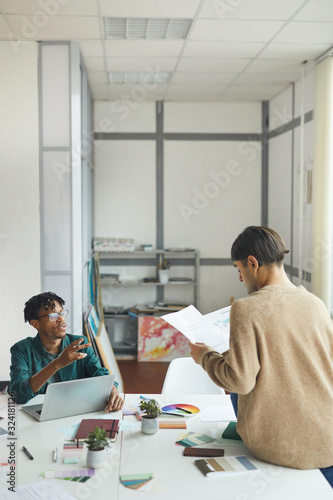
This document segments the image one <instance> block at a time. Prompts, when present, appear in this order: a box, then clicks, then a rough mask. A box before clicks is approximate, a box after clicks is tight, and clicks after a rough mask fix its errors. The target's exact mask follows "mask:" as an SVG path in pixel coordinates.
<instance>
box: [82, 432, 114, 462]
mask: <svg viewBox="0 0 333 500" xmlns="http://www.w3.org/2000/svg"><path fill="white" fill-rule="evenodd" d="M85 442H86V443H87V447H88V450H87V466H88V467H89V469H100V468H101V467H103V466H104V465H105V464H106V462H107V455H106V449H105V448H106V447H107V446H108V445H109V441H108V435H107V432H106V430H105V429H103V428H102V427H95V430H94V431H93V432H89V434H88V438H87V439H86V441H85Z"/></svg>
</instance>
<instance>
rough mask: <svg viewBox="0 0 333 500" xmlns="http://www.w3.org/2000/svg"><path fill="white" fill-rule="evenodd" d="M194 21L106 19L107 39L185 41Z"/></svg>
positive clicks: (137, 18)
mask: <svg viewBox="0 0 333 500" xmlns="http://www.w3.org/2000/svg"><path fill="white" fill-rule="evenodd" d="M191 23H192V19H165V18H156V19H155V18H154V19H148V18H140V17H135V18H134V17H133V18H125V17H105V18H104V26H105V36H106V38H107V39H118V40H119V39H146V40H175V39H185V38H186V37H187V34H188V31H189V29H190V26H191Z"/></svg>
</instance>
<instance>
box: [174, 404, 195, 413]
mask: <svg viewBox="0 0 333 500" xmlns="http://www.w3.org/2000/svg"><path fill="white" fill-rule="evenodd" d="M176 410H180V411H184V412H185V413H191V414H192V412H191V411H189V410H184V408H179V407H178V406H176Z"/></svg>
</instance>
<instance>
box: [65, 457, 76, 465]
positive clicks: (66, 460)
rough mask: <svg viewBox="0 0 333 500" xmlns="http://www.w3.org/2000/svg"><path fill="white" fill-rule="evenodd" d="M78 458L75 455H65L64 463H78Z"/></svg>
mask: <svg viewBox="0 0 333 500" xmlns="http://www.w3.org/2000/svg"><path fill="white" fill-rule="evenodd" d="M78 463H79V459H78V458H77V457H67V458H64V464H78Z"/></svg>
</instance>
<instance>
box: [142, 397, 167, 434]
mask: <svg viewBox="0 0 333 500" xmlns="http://www.w3.org/2000/svg"><path fill="white" fill-rule="evenodd" d="M139 408H140V410H141V411H142V412H143V415H142V419H141V430H142V432H144V433H145V434H155V433H156V432H157V431H158V417H159V415H161V413H162V412H161V408H160V405H159V404H158V402H157V401H156V399H144V400H142V401H141V402H140V404H139Z"/></svg>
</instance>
